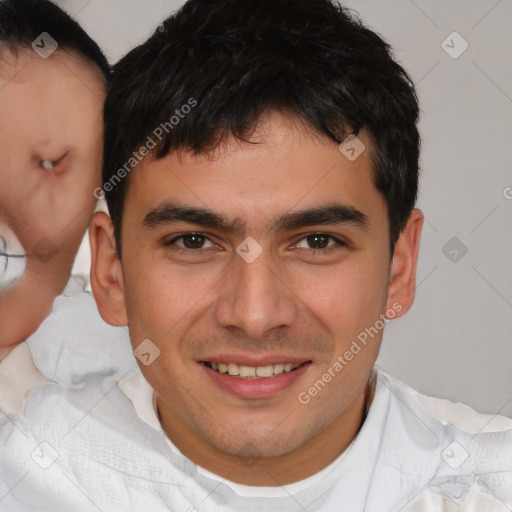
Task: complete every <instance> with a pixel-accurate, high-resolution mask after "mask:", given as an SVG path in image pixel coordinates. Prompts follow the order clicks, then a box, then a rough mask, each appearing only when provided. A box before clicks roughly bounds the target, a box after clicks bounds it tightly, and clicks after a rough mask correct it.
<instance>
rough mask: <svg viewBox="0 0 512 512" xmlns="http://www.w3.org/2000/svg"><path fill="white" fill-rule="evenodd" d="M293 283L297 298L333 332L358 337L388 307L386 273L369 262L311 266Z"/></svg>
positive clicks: (374, 262) (373, 262)
mask: <svg viewBox="0 0 512 512" xmlns="http://www.w3.org/2000/svg"><path fill="white" fill-rule="evenodd" d="M294 281H295V282H294V284H293V289H294V290H296V293H297V296H298V297H299V298H300V299H301V300H302V301H303V302H304V304H305V305H306V306H307V308H308V309H309V310H310V312H312V313H314V314H315V315H317V316H318V318H319V319H322V320H323V322H324V323H325V324H326V325H327V326H328V327H329V328H330V329H331V331H332V332H334V333H340V334H341V333H345V334H346V335H349V334H350V335H353V334H357V331H359V330H361V329H364V328H365V327H366V326H367V324H368V323H369V322H370V323H371V324H373V323H374V322H375V319H376V318H378V316H379V314H380V313H381V312H382V311H383V308H385V304H386V297H387V293H386V282H387V273H386V272H384V271H383V267H382V264H379V263H378V262H376V261H372V260H370V259H365V260H364V261H362V262H361V263H357V264H352V263H349V262H347V263H346V264H340V265H337V266H335V267H334V266H331V267H325V268H321V267H320V268H318V267H317V268H316V269H315V268H314V267H312V269H311V270H310V271H309V272H308V273H302V274H301V276H300V277H295V278H294Z"/></svg>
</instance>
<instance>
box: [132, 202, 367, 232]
mask: <svg viewBox="0 0 512 512" xmlns="http://www.w3.org/2000/svg"><path fill="white" fill-rule="evenodd" d="M180 222H184V223H190V224H197V225H199V226H202V227H204V228H210V229H218V230H220V231H224V232H226V233H230V234H234V235H240V236H242V235H244V234H245V232H246V230H245V223H244V222H242V220H240V219H234V220H229V219H227V218H226V217H225V216H224V215H222V214H220V213H216V212H213V211H211V210H209V209H207V208H196V207H191V206H184V205H178V204H175V203H171V202H166V203H164V204H162V205H160V206H158V207H156V208H155V209H153V210H151V211H150V212H149V213H148V214H147V215H146V216H145V217H144V220H143V221H142V224H143V225H144V226H145V227H147V228H156V227H159V226H163V225H166V224H176V223H180ZM317 224H325V225H335V224H353V225H354V226H355V227H358V228H360V229H367V228H368V226H369V221H368V217H367V216H366V215H365V214H364V213H363V212H361V211H360V210H358V209H357V208H354V207H352V206H348V205H344V204H341V203H328V204H325V205H322V206H318V207H315V208H311V209H308V210H302V211H297V212H293V211H292V212H288V213H285V214H284V215H281V216H280V217H278V218H277V219H274V220H273V221H272V222H271V223H270V225H269V226H268V229H269V230H270V231H274V232H276V233H278V232H282V231H292V230H294V229H298V228H302V227H306V226H314V225H317Z"/></svg>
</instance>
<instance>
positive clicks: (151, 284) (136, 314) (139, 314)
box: [123, 237, 215, 344]
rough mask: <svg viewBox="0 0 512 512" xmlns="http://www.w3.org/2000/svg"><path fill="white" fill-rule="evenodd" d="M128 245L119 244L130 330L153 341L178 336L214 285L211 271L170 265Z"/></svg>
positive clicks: (200, 307)
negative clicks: (202, 271)
mask: <svg viewBox="0 0 512 512" xmlns="http://www.w3.org/2000/svg"><path fill="white" fill-rule="evenodd" d="M127 239H128V237H127ZM126 241H128V240H126ZM130 245H131V244H126V243H125V244H124V246H123V253H124V254H125V258H124V259H125V262H126V268H125V270H124V274H125V300H126V308H127V314H128V318H129V319H130V332H132V333H134V334H135V335H136V336H138V338H140V337H141V336H142V337H143V338H142V339H144V338H145V337H149V338H151V339H154V340H155V342H156V343H157V344H158V343H162V344H163V343H166V344H168V343H171V342H173V341H172V340H176V339H180V338H181V334H182V332H183V331H184V330H186V329H187V327H188V326H189V325H190V323H191V322H193V321H194V319H195V318H196V317H197V315H198V314H199V313H200V312H201V311H202V310H203V309H204V307H203V306H204V304H206V303H207V302H208V300H209V292H211V291H212V288H214V284H215V278H214V277H213V276H212V273H213V271H212V272H210V273H199V272H197V271H194V269H193V267H192V266H190V267H188V268H187V267H185V266H184V267H180V266H176V265H172V264H171V263H166V262H165V260H164V261H162V260H161V259H160V260H157V258H155V257H154V256H153V255H152V252H151V250H147V249H146V250H143V249H141V250H138V249H136V248H135V249H131V248H130ZM141 245H143V243H141ZM152 256H153V257H152ZM138 338H136V339H138ZM136 339H134V340H133V341H134V343H135V342H136Z"/></svg>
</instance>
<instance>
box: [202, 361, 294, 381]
mask: <svg viewBox="0 0 512 512" xmlns="http://www.w3.org/2000/svg"><path fill="white" fill-rule="evenodd" d="M210 364H211V367H212V369H213V370H215V371H218V372H219V373H228V374H229V375H231V376H233V377H241V378H258V377H259V378H269V377H273V376H274V375H280V374H281V373H285V372H290V371H292V370H295V368H298V367H299V366H300V364H291V363H286V364H283V363H278V364H269V365H266V366H244V365H238V364H236V363H210Z"/></svg>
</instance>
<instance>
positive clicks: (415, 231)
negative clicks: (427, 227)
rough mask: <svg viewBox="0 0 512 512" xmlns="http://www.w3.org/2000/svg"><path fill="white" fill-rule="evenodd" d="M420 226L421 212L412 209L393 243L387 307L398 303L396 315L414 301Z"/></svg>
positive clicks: (401, 313)
mask: <svg viewBox="0 0 512 512" xmlns="http://www.w3.org/2000/svg"><path fill="white" fill-rule="evenodd" d="M422 226H423V213H422V212H421V211H420V210H417V209H414V210H412V212H411V215H410V216H409V219H408V221H407V224H406V225H405V228H404V229H403V231H402V232H401V233H400V236H399V238H398V240H397V242H396V244H395V250H394V252H393V260H392V261H391V269H390V275H389V285H388V300H387V308H388V309H389V308H392V307H393V304H396V303H398V304H400V305H401V306H402V307H401V309H400V310H399V312H398V311H397V315H396V317H399V316H402V315H403V314H404V313H406V312H407V311H408V310H409V309H410V307H411V306H412V303H413V302H414V295H415V290H416V265H417V263H418V253H419V248H420V236H421V228H422ZM393 309H395V308H393Z"/></svg>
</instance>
